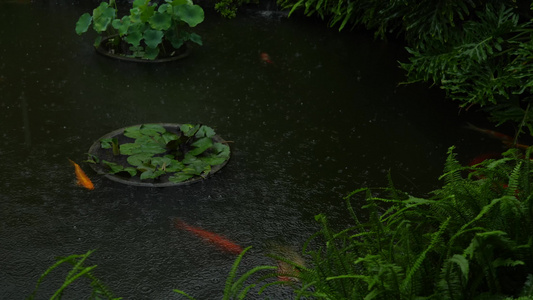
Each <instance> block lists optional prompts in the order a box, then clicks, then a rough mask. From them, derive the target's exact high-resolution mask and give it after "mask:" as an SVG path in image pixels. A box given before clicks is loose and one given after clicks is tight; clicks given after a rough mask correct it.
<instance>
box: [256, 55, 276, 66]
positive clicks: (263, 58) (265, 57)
mask: <svg viewBox="0 0 533 300" xmlns="http://www.w3.org/2000/svg"><path fill="white" fill-rule="evenodd" d="M259 57H260V58H261V61H262V62H264V63H267V64H273V63H274V62H273V61H272V60H271V59H270V55H268V53H266V52H261V54H259Z"/></svg>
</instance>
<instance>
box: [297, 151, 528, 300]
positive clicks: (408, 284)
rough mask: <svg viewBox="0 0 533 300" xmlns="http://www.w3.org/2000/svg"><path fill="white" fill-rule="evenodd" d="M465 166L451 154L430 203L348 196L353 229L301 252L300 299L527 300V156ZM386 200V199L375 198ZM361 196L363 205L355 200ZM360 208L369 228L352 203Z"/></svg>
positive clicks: (327, 234) (325, 236) (392, 193)
mask: <svg viewBox="0 0 533 300" xmlns="http://www.w3.org/2000/svg"><path fill="white" fill-rule="evenodd" d="M503 155H504V158H503V159H500V160H488V161H485V162H483V163H482V164H480V165H478V166H476V167H463V166H461V165H460V164H459V163H458V162H457V160H456V159H455V154H454V153H453V147H452V148H450V151H449V156H448V159H447V161H446V165H445V174H444V175H443V176H442V177H441V179H442V180H444V183H445V184H444V186H443V187H442V189H439V190H437V191H434V192H433V193H432V194H433V195H432V197H430V198H427V199H425V198H417V197H413V196H410V195H408V194H405V193H402V192H400V191H398V190H396V189H395V188H394V187H393V186H392V185H391V186H390V187H389V188H386V189H372V190H371V189H366V188H365V189H359V190H356V191H354V192H353V193H351V194H350V195H349V196H347V197H346V201H347V205H348V211H349V212H350V215H351V216H352V218H353V221H354V226H353V227H351V228H348V229H345V230H343V231H341V232H335V231H333V230H332V229H331V228H330V227H329V225H328V223H327V221H326V218H325V217H324V216H322V215H319V216H317V218H316V219H317V221H318V222H319V223H320V224H321V227H322V230H321V231H320V232H319V233H318V234H317V235H315V236H313V237H312V238H311V239H310V240H309V242H308V245H310V243H311V242H317V240H319V241H320V243H321V244H322V245H323V246H321V247H318V248H315V249H312V250H311V247H310V246H306V247H305V248H304V253H305V254H308V255H309V256H311V257H312V261H313V263H314V267H312V268H304V269H302V272H301V274H300V276H299V278H300V279H301V280H302V284H301V286H300V287H298V288H297V289H296V293H297V294H298V295H302V296H307V297H317V298H326V299H504V298H505V297H519V296H523V297H530V296H532V295H533V292H532V288H531V286H532V281H533V275H532V274H533V249H532V242H533V241H532V238H531V234H530V233H531V232H533V210H532V208H533V206H532V201H533V200H532V198H533V196H532V195H531V194H530V191H531V185H532V184H533V181H531V179H532V178H531V171H530V165H531V162H530V160H529V153H528V154H526V157H524V156H523V155H522V154H520V153H519V152H518V151H517V150H509V151H508V152H506V153H504V154H503ZM380 195H385V197H383V196H380ZM358 196H362V197H358ZM356 199H366V205H364V206H363V208H364V209H365V210H366V211H367V212H368V221H366V222H361V221H360V220H359V218H358V217H357V216H356V214H355V212H354V211H353V208H352V205H351V202H352V201H354V200H356Z"/></svg>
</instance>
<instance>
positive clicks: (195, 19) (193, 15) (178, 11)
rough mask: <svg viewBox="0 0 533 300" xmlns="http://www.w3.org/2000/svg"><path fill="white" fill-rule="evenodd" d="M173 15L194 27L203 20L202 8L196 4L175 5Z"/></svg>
mask: <svg viewBox="0 0 533 300" xmlns="http://www.w3.org/2000/svg"><path fill="white" fill-rule="evenodd" d="M174 15H175V16H177V17H178V18H179V19H180V20H181V21H183V22H185V23H187V24H189V26H191V27H195V26H196V25H198V24H200V23H202V22H203V21H204V10H203V9H202V8H201V7H200V6H198V5H196V4H195V5H178V6H175V7H174Z"/></svg>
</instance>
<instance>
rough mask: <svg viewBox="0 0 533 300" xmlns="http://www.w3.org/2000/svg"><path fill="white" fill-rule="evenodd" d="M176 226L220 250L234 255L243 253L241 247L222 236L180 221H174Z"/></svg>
mask: <svg viewBox="0 0 533 300" xmlns="http://www.w3.org/2000/svg"><path fill="white" fill-rule="evenodd" d="M174 226H175V227H176V228H178V229H183V230H187V231H189V232H191V233H193V234H195V235H196V236H199V237H201V238H202V239H204V240H206V241H208V242H209V243H211V244H214V245H215V246H217V247H218V248H220V249H222V250H223V251H226V252H228V253H232V254H237V255H238V254H240V253H241V252H242V250H243V249H242V248H241V246H239V245H237V244H235V243H234V242H232V241H230V240H228V239H226V238H225V237H222V236H220V235H217V234H215V233H212V232H209V231H207V230H203V229H201V228H198V227H194V226H191V225H189V224H187V223H185V222H183V221H182V220H180V219H177V218H176V219H174Z"/></svg>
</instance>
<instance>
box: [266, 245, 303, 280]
mask: <svg viewBox="0 0 533 300" xmlns="http://www.w3.org/2000/svg"><path fill="white" fill-rule="evenodd" d="M270 247H272V249H271V251H272V254H273V255H274V258H275V259H276V265H277V267H278V269H277V271H276V273H277V276H278V280H279V281H283V282H287V283H291V282H298V281H299V279H298V276H299V275H300V270H299V269H298V267H297V266H299V267H301V268H304V267H305V260H304V259H303V258H302V257H301V256H300V255H299V254H298V253H297V252H296V251H294V249H292V248H291V247H289V246H287V245H282V244H278V243H271V245H270ZM280 258H283V259H280ZM285 260H287V261H290V262H292V264H291V263H288V262H287V261H285Z"/></svg>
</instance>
